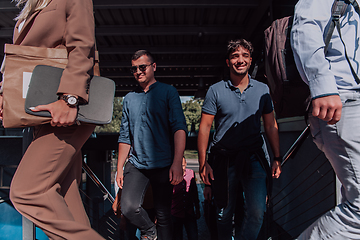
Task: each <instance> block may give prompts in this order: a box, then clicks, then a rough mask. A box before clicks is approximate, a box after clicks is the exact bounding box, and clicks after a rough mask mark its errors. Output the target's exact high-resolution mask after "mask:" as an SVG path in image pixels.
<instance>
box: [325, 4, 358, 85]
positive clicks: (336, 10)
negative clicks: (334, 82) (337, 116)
mask: <svg viewBox="0 0 360 240" xmlns="http://www.w3.org/2000/svg"><path fill="white" fill-rule="evenodd" d="M348 4H352V5H353V7H354V9H355V11H356V12H357V13H358V14H359V16H360V9H359V5H358V4H357V2H356V0H345V1H342V0H335V1H334V3H333V7H332V9H331V24H330V27H329V30H328V32H327V33H326V35H325V37H324V41H325V48H324V52H325V53H326V52H327V49H328V47H329V44H330V40H331V36H332V34H333V32H334V28H335V27H336V29H337V31H338V33H339V37H340V40H341V42H342V44H343V45H344V51H345V58H346V61H347V62H348V64H349V67H350V70H351V73H352V75H353V77H354V79H355V82H356V83H357V84H360V79H359V77H358V75H357V74H356V72H355V70H354V68H353V67H352V65H351V62H350V59H349V57H348V54H347V52H346V46H345V43H344V41H343V39H342V36H341V31H340V30H341V27H340V23H339V19H340V17H341V16H342V15H343V14H344V13H345V10H346V8H347V7H348Z"/></svg>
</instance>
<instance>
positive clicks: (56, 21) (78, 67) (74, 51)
mask: <svg viewBox="0 0 360 240" xmlns="http://www.w3.org/2000/svg"><path fill="white" fill-rule="evenodd" d="M19 25H20V21H18V22H17V23H16V26H15V29H14V38H13V42H14V44H16V45H24V46H35V47H46V48H61V47H64V46H66V48H67V50H68V54H69V55H68V59H69V62H68V64H67V67H66V68H65V70H64V72H63V75H62V78H61V82H60V86H59V89H58V93H69V94H75V95H77V96H80V97H81V98H83V99H84V100H85V101H87V100H88V93H87V88H88V81H89V73H91V71H92V68H93V65H94V45H95V31H94V16H93V3H92V0H52V1H51V2H50V4H49V5H48V6H47V7H46V8H44V9H43V10H42V11H40V12H39V11H38V12H35V13H33V14H32V15H31V16H30V17H29V18H28V19H27V20H26V21H25V23H24V25H23V27H22V29H21V31H20V33H19Z"/></svg>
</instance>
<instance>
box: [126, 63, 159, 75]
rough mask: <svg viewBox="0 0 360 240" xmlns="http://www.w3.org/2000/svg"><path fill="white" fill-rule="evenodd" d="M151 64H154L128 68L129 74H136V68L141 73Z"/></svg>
mask: <svg viewBox="0 0 360 240" xmlns="http://www.w3.org/2000/svg"><path fill="white" fill-rule="evenodd" d="M152 64H154V63H150V64H147V65H146V64H141V65H139V66H131V67H130V72H131V73H136V72H137V69H138V68H139V69H140V71H141V72H144V71H145V70H146V68H147V67H148V66H150V65H152Z"/></svg>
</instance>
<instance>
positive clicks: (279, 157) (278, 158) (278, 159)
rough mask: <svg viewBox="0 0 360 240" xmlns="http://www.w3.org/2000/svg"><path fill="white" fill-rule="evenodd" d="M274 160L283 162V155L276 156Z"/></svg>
mask: <svg viewBox="0 0 360 240" xmlns="http://www.w3.org/2000/svg"><path fill="white" fill-rule="evenodd" d="M273 160H274V161H278V162H282V160H283V159H282V156H278V157H274V159H273Z"/></svg>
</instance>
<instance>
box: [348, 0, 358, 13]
mask: <svg viewBox="0 0 360 240" xmlns="http://www.w3.org/2000/svg"><path fill="white" fill-rule="evenodd" d="M345 2H346V3H347V4H351V5H353V7H354V9H355V11H356V12H357V14H359V15H360V9H359V4H358V3H357V2H356V0H345Z"/></svg>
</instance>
